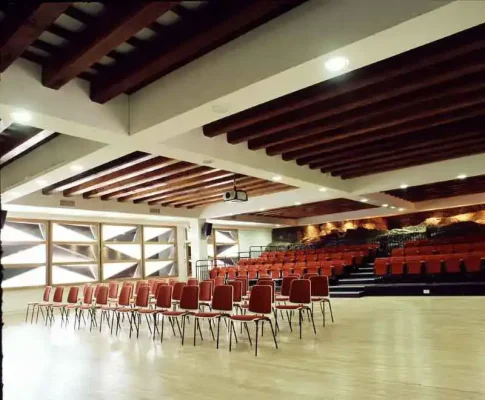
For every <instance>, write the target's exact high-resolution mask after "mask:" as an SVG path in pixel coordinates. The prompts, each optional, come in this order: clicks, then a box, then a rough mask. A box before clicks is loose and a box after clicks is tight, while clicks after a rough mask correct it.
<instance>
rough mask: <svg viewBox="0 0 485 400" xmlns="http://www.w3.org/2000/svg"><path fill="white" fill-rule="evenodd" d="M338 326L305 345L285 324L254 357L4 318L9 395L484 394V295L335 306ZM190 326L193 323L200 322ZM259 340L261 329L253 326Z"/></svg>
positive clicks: (419, 397)
mask: <svg viewBox="0 0 485 400" xmlns="http://www.w3.org/2000/svg"><path fill="white" fill-rule="evenodd" d="M333 305H334V314H335V323H334V324H331V323H328V324H327V327H326V328H323V327H322V319H321V316H320V315H318V316H317V318H318V319H317V321H316V324H317V335H316V336H315V335H314V334H313V332H312V330H311V329H310V325H309V324H308V322H307V321H306V322H305V329H304V332H303V339H302V340H301V341H300V340H299V339H298V336H297V333H296V332H294V333H293V334H292V333H290V332H289V329H288V326H284V325H283V326H282V329H281V334H280V335H279V344H280V348H279V350H276V349H275V348H274V347H273V343H272V341H271V338H270V336H269V335H268V334H269V331H268V334H267V333H266V329H265V335H264V338H263V339H262V340H261V342H260V345H261V347H260V354H259V355H258V357H255V356H254V353H253V351H252V349H251V348H250V347H249V344H248V342H247V340H246V338H245V337H243V336H242V335H240V337H239V339H240V341H239V344H238V345H237V346H236V347H235V349H233V351H232V353H229V351H228V338H227V336H226V335H224V336H223V338H222V341H221V348H220V349H219V350H216V349H215V345H214V343H213V342H212V340H211V339H210V338H209V333H208V331H207V329H206V327H205V326H204V327H203V328H204V330H203V331H204V339H205V340H204V342H203V343H200V342H199V343H198V344H197V346H196V347H194V346H193V344H192V341H191V340H190V339H192V337H193V336H192V330H191V329H189V330H188V341H187V342H186V344H185V345H184V346H183V347H182V346H181V344H180V341H179V339H178V338H176V339H175V338H173V337H172V335H171V333H170V332H169V330H168V329H167V330H166V336H165V340H164V342H163V344H160V341H159V340H156V341H155V342H153V341H152V340H151V339H150V338H149V336H148V331H147V329H146V326H145V327H144V328H143V330H142V332H141V335H140V338H139V339H136V338H132V339H129V338H128V332H127V330H126V328H125V330H124V331H123V332H122V333H121V335H120V336H119V337H115V336H110V334H109V332H108V330H106V331H104V330H103V332H102V333H101V334H100V333H99V331H93V332H91V333H90V332H89V329H86V328H84V327H81V330H79V331H78V330H76V331H74V330H73V329H72V324H71V325H69V326H68V327H67V328H64V327H63V328H61V327H60V323H59V319H58V318H57V319H56V323H55V324H54V325H53V326H52V327H45V326H43V325H42V324H40V323H39V324H38V325H30V324H25V323H24V322H23V318H22V317H23V316H22V315H20V314H18V315H7V316H4V322H5V325H4V330H3V357H4V358H3V384H4V388H3V389H4V395H3V396H4V397H3V398H4V399H6V400H24V399H25V400H27V399H28V400H30V399H45V400H57V399H63V400H64V399H69V400H81V399H82V400H89V399H117V400H118V399H119V400H124V399H130V400H133V399H136V400H152V399H164V400H169V399H215V400H218V399H230V400H237V399H244V400H248V399H251V400H257V399H299V398H305V400H310V399H319V400H321V399H324V400H331V399H332V400H333V399H335V400H336V399H339V400H344V399H360V400H363V399H392V400H396V399H413V400H414V399H416V400H428V399H435V400H438V399H439V400H448V399H460V400H465V399H470V400H475V399H476V400H483V399H485V298H484V297H429V298H425V297H401V298H393V297H368V298H365V297H364V298H361V299H335V300H333ZM190 327H192V325H191V326H190ZM252 333H253V331H252Z"/></svg>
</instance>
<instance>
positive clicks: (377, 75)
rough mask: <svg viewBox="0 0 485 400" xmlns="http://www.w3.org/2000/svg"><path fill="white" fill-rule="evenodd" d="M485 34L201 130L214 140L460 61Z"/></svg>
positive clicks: (462, 36)
mask: <svg viewBox="0 0 485 400" xmlns="http://www.w3.org/2000/svg"><path fill="white" fill-rule="evenodd" d="M484 32H485V25H483V24H482V25H480V26H478V27H475V28H472V29H469V30H467V31H463V32H460V33H458V34H456V35H453V36H452V37H448V38H444V39H442V40H438V41H436V42H433V43H430V44H428V45H426V46H422V47H420V48H417V49H413V50H411V51H408V52H405V53H402V54H400V55H397V56H395V57H391V58H389V59H386V60H383V61H381V62H379V63H377V64H375V65H374V66H372V67H366V68H361V69H360V70H356V71H353V72H352V73H351V74H345V75H343V76H341V77H338V78H334V79H331V80H329V81H325V82H322V83H319V84H317V85H314V86H312V87H310V88H305V89H302V90H299V91H297V92H294V93H291V94H288V95H286V96H283V97H281V98H279V99H277V100H273V101H271V102H267V103H264V104H261V105H259V106H256V107H253V108H250V109H248V110H245V111H243V112H240V113H238V114H236V115H233V116H229V117H226V118H223V119H221V120H218V121H215V122H213V123H211V124H208V125H206V126H205V127H204V134H205V135H206V136H209V137H214V136H217V135H220V134H223V133H226V132H231V131H234V130H236V129H241V128H244V127H249V126H250V125H253V124H256V123H258V122H261V121H265V120H268V119H271V118H275V117H278V116H281V115H283V114H286V113H290V112H292V111H295V110H298V109H301V108H305V107H309V106H311V105H313V104H315V103H318V102H322V101H325V100H329V99H332V98H335V97H337V96H341V95H343V94H346V93H351V92H354V91H356V90H359V89H363V88H366V87H370V86H372V85H376V84H378V83H382V82H385V81H389V80H391V79H395V78H398V77H400V76H404V75H407V74H414V73H415V72H416V71H419V70H422V69H426V68H428V67H431V66H433V65H435V64H439V63H442V62H446V61H448V60H452V59H454V58H460V57H463V56H464V55H466V54H468V53H470V52H474V51H476V50H480V49H483V48H484V47H485V40H484V39H483V37H484V34H485V33H484ZM411 52H412V54H413V56H414V57H413V59H414V60H415V61H414V62H412V63H410V62H408V59H409V57H410V55H411V54H410V53H411ZM414 75H416V74H414Z"/></svg>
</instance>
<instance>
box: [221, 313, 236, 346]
mask: <svg viewBox="0 0 485 400" xmlns="http://www.w3.org/2000/svg"><path fill="white" fill-rule="evenodd" d="M230 325H231V328H230V329H229V351H232V331H233V329H232V327H233V326H234V322H233V321H232V319H231V322H230ZM218 338H219V336H218Z"/></svg>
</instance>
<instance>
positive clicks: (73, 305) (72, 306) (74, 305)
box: [66, 304, 80, 310]
mask: <svg viewBox="0 0 485 400" xmlns="http://www.w3.org/2000/svg"><path fill="white" fill-rule="evenodd" d="M79 307H80V305H79V304H68V305H67V306H66V308H69V309H70V310H71V309H74V308H79Z"/></svg>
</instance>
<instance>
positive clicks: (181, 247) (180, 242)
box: [177, 225, 187, 281]
mask: <svg viewBox="0 0 485 400" xmlns="http://www.w3.org/2000/svg"><path fill="white" fill-rule="evenodd" d="M185 228H186V226H185V225H179V226H177V259H178V271H179V279H180V280H181V281H184V280H186V279H187V260H186V259H185Z"/></svg>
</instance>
